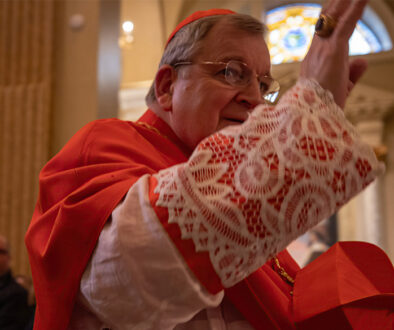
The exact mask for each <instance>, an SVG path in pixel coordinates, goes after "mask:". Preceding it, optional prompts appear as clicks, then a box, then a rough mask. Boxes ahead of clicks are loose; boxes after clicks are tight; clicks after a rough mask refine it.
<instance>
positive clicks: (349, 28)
mask: <svg viewBox="0 0 394 330" xmlns="http://www.w3.org/2000/svg"><path fill="white" fill-rule="evenodd" d="M344 1H345V2H348V1H350V0H344ZM367 3H368V0H353V1H352V2H351V4H350V6H349V7H348V8H347V10H346V11H345V12H344V13H343V15H342V17H341V19H340V20H338V25H337V27H336V29H335V31H334V33H336V34H337V35H338V37H340V38H343V39H345V40H349V39H350V37H351V35H352V34H353V31H354V29H355V27H356V24H357V22H358V20H359V19H360V18H361V16H362V14H363V11H364V8H365V6H366V5H367Z"/></svg>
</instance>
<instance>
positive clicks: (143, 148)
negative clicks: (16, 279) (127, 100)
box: [25, 112, 188, 330]
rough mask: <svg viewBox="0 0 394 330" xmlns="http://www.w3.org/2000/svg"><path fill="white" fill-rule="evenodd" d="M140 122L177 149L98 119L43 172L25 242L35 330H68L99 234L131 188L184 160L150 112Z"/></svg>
mask: <svg viewBox="0 0 394 330" xmlns="http://www.w3.org/2000/svg"><path fill="white" fill-rule="evenodd" d="M142 120H143V121H146V122H149V123H150V124H151V125H155V127H156V128H157V129H159V130H160V131H161V132H164V134H166V135H167V136H169V137H171V140H172V141H175V143H174V142H171V141H170V140H169V139H167V138H164V137H163V136H161V135H159V134H157V133H155V132H152V131H151V130H149V129H147V128H144V127H142V126H139V125H136V124H133V123H130V122H123V121H120V120H116V119H105V120H99V121H96V122H93V123H91V124H88V125H87V126H85V127H84V128H83V129H81V130H80V131H79V132H78V133H77V134H76V135H75V136H74V137H73V138H72V139H71V140H70V141H69V142H68V144H67V145H66V146H65V147H64V148H63V149H62V150H61V151H60V152H59V154H58V155H56V156H55V157H54V158H53V159H52V160H51V161H50V162H49V163H48V164H47V165H46V166H45V167H44V168H43V169H42V171H41V173H40V191H39V198H38V202H37V205H36V208H35V211H34V215H33V218H32V220H31V224H30V227H29V229H28V232H27V234H26V238H25V241H26V245H27V249H28V252H29V259H30V264H31V269H32V275H33V281H34V287H35V292H36V298H37V310H36V318H35V325H34V328H35V329H47V330H53V329H56V330H61V329H66V327H67V325H68V322H69V318H70V315H71V312H72V309H73V306H74V301H75V297H76V294H77V292H78V289H79V283H80V279H81V277H82V274H83V272H84V269H85V267H86V264H87V263H88V260H89V258H90V256H91V254H92V251H93V249H94V247H95V245H96V242H97V239H98V237H99V235H100V232H101V230H102V228H103V226H104V224H105V222H106V221H107V219H108V218H109V216H110V215H111V213H112V211H113V209H114V208H115V207H116V205H117V204H118V203H119V202H120V200H121V199H122V198H123V196H124V195H125V194H126V193H127V191H128V190H129V189H130V187H131V186H132V185H133V184H134V182H136V181H137V180H138V179H139V178H140V177H141V176H142V175H144V174H152V173H156V172H157V171H159V170H160V169H162V168H166V167H169V166H172V165H175V164H177V163H180V162H185V161H186V160H187V158H188V157H187V156H188V155H187V154H186V149H184V152H182V149H183V148H184V147H183V145H182V144H181V143H180V142H179V140H178V139H177V138H176V136H175V134H174V133H172V131H171V130H170V129H169V128H168V127H167V125H166V124H165V123H164V122H162V121H161V120H160V119H159V118H158V117H156V116H155V115H154V114H153V113H152V112H148V113H147V114H146V115H145V116H144V117H143V118H142ZM177 144H178V146H177Z"/></svg>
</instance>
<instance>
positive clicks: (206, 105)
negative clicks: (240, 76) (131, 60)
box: [169, 21, 270, 149]
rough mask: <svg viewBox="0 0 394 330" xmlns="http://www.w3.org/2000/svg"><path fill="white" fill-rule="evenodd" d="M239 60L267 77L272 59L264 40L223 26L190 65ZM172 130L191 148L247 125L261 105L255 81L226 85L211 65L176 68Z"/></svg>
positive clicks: (217, 27) (221, 24)
mask: <svg viewBox="0 0 394 330" xmlns="http://www.w3.org/2000/svg"><path fill="white" fill-rule="evenodd" d="M229 60H239V61H241V62H244V63H246V64H247V65H248V67H249V68H250V69H251V70H252V71H253V73H254V76H255V74H258V75H266V74H269V72H270V57H269V52H268V49H267V46H266V44H265V42H264V39H263V37H262V36H259V35H251V34H248V33H247V32H244V31H240V30H237V29H236V28H234V27H232V26H231V25H229V24H228V23H226V22H225V21H224V22H223V21H221V22H219V23H218V24H216V25H215V26H214V27H213V28H212V29H211V31H210V32H209V33H208V35H207V36H206V37H205V39H204V42H203V47H202V50H201V52H199V54H198V56H197V57H196V58H195V59H193V63H199V62H201V61H211V62H228V61H229ZM173 87H174V89H173V94H172V110H171V112H170V123H169V124H170V126H171V127H172V129H173V130H174V132H175V133H176V134H177V136H178V137H179V138H180V139H181V140H182V141H183V142H184V143H185V144H186V145H187V146H188V147H189V148H191V149H194V148H195V147H196V146H197V144H198V143H199V142H200V141H201V140H202V139H203V138H205V137H207V136H209V135H211V134H213V133H214V132H216V131H218V130H220V129H222V128H224V127H226V126H229V125H238V124H240V123H242V122H243V121H245V120H246V119H247V117H248V113H249V112H251V110H252V109H253V108H254V107H255V106H256V105H258V104H260V103H263V100H262V98H261V93H260V89H259V82H258V81H257V79H255V78H253V79H252V81H251V82H250V83H249V84H248V85H247V86H245V87H235V86H231V85H229V84H227V83H226V82H225V81H224V80H223V77H218V75H217V67H216V68H215V66H214V65H203V64H201V65H200V64H196V65H185V66H180V67H179V69H178V75H177V79H176V81H175V83H174V85H173Z"/></svg>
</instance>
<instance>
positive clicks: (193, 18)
mask: <svg viewBox="0 0 394 330" xmlns="http://www.w3.org/2000/svg"><path fill="white" fill-rule="evenodd" d="M229 14H235V12H234V11H232V10H229V9H209V10H199V11H196V12H194V13H193V14H191V15H190V16H188V17H186V18H185V19H184V20H183V21H182V22H180V23H179V24H178V25H177V26H176V27H175V29H174V31H172V33H171V34H170V36H169V37H168V39H167V42H166V45H165V48H166V47H167V45H168V43H169V42H170V41H171V40H172V38H173V37H174V36H175V34H176V33H177V32H178V31H179V30H180V29H182V28H183V27H184V26H185V25H187V24H189V23H191V22H194V21H197V20H198V19H200V18H203V17H208V16H215V15H229Z"/></svg>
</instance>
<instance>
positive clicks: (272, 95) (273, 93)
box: [172, 60, 280, 103]
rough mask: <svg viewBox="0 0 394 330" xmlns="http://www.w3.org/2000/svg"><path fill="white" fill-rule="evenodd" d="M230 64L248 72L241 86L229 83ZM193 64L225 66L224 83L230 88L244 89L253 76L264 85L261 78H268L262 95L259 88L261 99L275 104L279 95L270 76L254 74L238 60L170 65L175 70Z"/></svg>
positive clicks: (277, 88)
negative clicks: (232, 63) (268, 81)
mask: <svg viewBox="0 0 394 330" xmlns="http://www.w3.org/2000/svg"><path fill="white" fill-rule="evenodd" d="M231 62H236V63H239V64H241V66H243V67H244V68H246V69H247V70H248V71H246V72H250V74H249V78H248V80H247V81H246V82H245V83H243V84H236V83H232V82H231V81H229V78H228V74H227V72H228V66H229V63H231ZM193 64H208V65H225V81H226V83H227V84H229V85H230V86H234V87H245V86H247V85H248V84H250V82H251V77H253V74H254V75H255V78H256V79H257V81H258V82H259V83H264V84H265V82H263V81H261V77H263V78H269V79H270V80H271V81H270V83H269V85H268V84H265V85H267V86H268V87H267V91H266V92H264V93H263V91H262V89H261V88H260V94H261V98H262V99H264V100H266V101H268V102H271V103H273V102H275V100H276V97H277V95H278V94H279V91H280V84H279V82H278V81H277V80H275V79H274V78H273V77H272V76H271V75H269V74H266V75H258V74H256V73H254V72H253V71H252V70H251V69H250V68H249V66H248V65H247V64H246V63H245V62H242V61H239V60H229V61H227V62H223V61H217V62H213V61H196V62H193V61H181V62H176V63H175V64H172V66H173V67H174V68H176V67H178V66H183V65H193ZM275 85H276V88H272V86H275Z"/></svg>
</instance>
